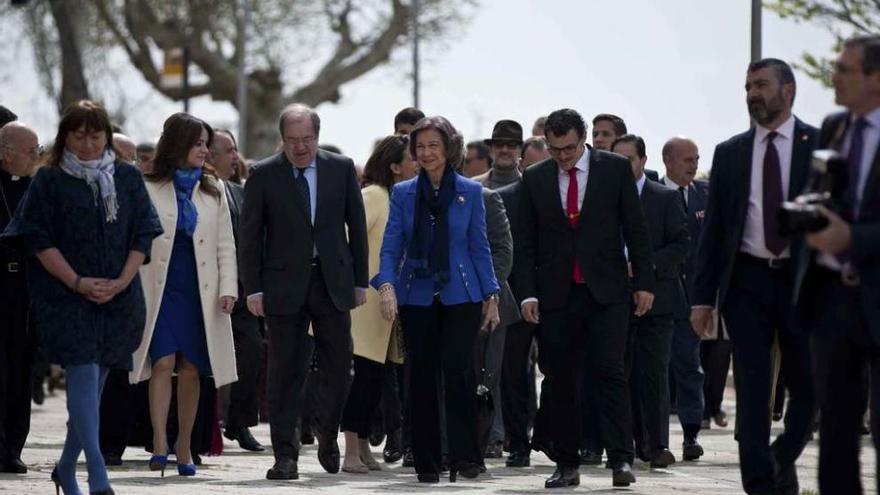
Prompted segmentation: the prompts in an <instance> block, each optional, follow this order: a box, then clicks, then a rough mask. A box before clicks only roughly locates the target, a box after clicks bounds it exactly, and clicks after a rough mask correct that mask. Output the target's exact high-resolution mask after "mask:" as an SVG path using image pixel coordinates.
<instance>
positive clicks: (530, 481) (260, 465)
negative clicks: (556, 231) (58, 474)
mask: <svg viewBox="0 0 880 495" xmlns="http://www.w3.org/2000/svg"><path fill="white" fill-rule="evenodd" d="M734 407H735V405H734V397H733V394H732V390H731V389H728V399H727V400H726V403H725V408H726V409H727V410H728V411H730V417H729V420H730V426H729V427H727V428H717V427H713V429H711V430H708V431H703V432H701V435H700V439H701V443H702V445H703V447H704V448H705V450H706V455H705V456H704V457H703V458H702V459H701V460H700V461H697V462H681V461H680V457H681V441H682V435H681V428H680V427H679V425H678V420H677V418H675V417H674V416H673V417H670V423H671V424H672V431H671V432H670V433H671V435H670V442H671V443H672V451H673V453H674V454H675V456H676V457H677V458H678V459H679V462H678V463H676V464H674V465H672V466H671V467H670V468H669V469H662V470H650V469H649V468H648V466H647V465H646V464H644V463H642V462H640V461H636V465H635V466H634V472H635V475H636V478H637V480H638V481H637V482H636V483H635V484H633V485H632V486H630V487H629V488H627V489H612V486H611V472H610V471H608V470H606V469H604V468H600V467H589V468H588V467H582V468H581V486H580V487H578V488H576V489H575V491H580V492H593V493H611V492H612V491H623V492H630V493H644V494H651V495H665V494H673V493H674V494H682V493H694V494H711V495H726V494H735V493H742V487H741V484H740V477H739V464H738V462H737V452H736V442H735V441H734V440H733V420H734V415H733V414H732V411H733V410H734ZM66 418H67V412H66V410H65V402H64V395H63V393H61V394H59V395H57V396H56V397H48V398H47V399H46V402H45V404H44V405H42V406H34V412H33V417H32V422H31V434H30V437H29V438H28V442H27V446H26V447H25V450H24V453H23V455H22V458H23V460H24V462H25V463H26V464H27V465H28V466H29V467H30V471H29V472H28V474H26V475H21V476H17V475H8V474H0V493H4V494H6V493H8V494H48V493H54V492H55V490H54V487H53V484H52V482H51V481H50V480H49V473H50V472H51V471H52V466H53V465H54V463H55V461H56V460H57V459H58V457H59V455H60V452H61V447H62V444H63V441H64V435H65V421H66ZM779 424H780V423H774V435H775V434H777V433H778V432H779V427H778V425H779ZM253 432H254V435H255V436H256V437H257V439H258V440H260V442H262V443H263V444H265V445H268V444H269V427H268V425H265V424H262V425H260V426H259V427H257V428H254V429H253ZM341 441H342V440H341V435H340V442H341ZM340 447H342V445H340ZM864 447H865V448H864V450H863V454H862V467H863V472H864V477H863V480H864V481H863V482H864V484H865V485H866V486H865V488H866V490H867V493H876V492H875V490H874V487H875V480H874V470H873V466H874V452H873V448H871V447H870V437H868V436H865V437H864ZM316 450H317V449H316V447H315V446H307V447H305V448H303V451H302V452H301V455H300V462H299V471H300V479H299V480H298V481H289V482H278V481H269V480H266V479H265V474H266V470H267V469H268V468H269V467H271V466H272V456H271V454H269V453H260V454H254V453H250V452H245V451H242V450H241V449H239V448H238V445H236V444H234V443H231V442H228V441H227V442H226V450H225V452H224V454H223V455H222V456H219V457H204V458H203V461H204V465H203V466H201V467H200V468H199V472H198V475H197V476H195V477H194V478H183V477H180V476H177V470H176V466H175V465H174V464H173V463H169V465H168V467H169V469H168V470H167V471H166V477H165V478H160V477H159V473H157V472H150V471H149V470H148V469H147V459H148V458H149V454H148V453H146V452H144V451H143V450H142V449H140V448H134V447H132V448H129V449H128V450H127V451H126V452H125V456H124V457H123V459H124V461H125V463H124V465H123V466H121V467H116V468H111V469H110V473H109V474H110V480H111V483H112V485H113V488H114V490H115V491H116V493H118V494H132V495H134V494H153V495H158V494H167V495H177V494H179V495H198V494H214V495H216V494H233V493H235V494H239V493H240V494H261V495H270V494H280V493H290V492H291V491H295V490H296V491H309V492H312V491H314V492H323V493H333V494H345V493H351V494H354V493H357V494H363V493H372V492H379V491H388V490H390V491H394V492H401V493H404V492H418V493H462V494H465V493H483V494H488V493H508V494H513V493H532V492H535V491H547V490H544V488H543V487H544V479H545V478H547V477H548V476H550V474H551V473H552V472H553V465H552V463H550V461H549V460H548V459H547V458H546V457H544V456H543V455H540V454H537V453H533V456H532V467H530V468H522V469H512V468H507V467H505V466H504V460H503V459H493V460H489V461H488V466H489V471H488V473H487V474H485V475H482V476H480V478H478V480H477V481H469V480H462V479H461V478H459V482H458V483H455V484H452V483H449V482H448V481H445V480H442V481H441V483H440V484H437V485H423V484H420V483H417V482H416V479H415V475H414V474H413V471H412V469H409V468H402V467H400V463H399V462H398V463H396V464H392V465H386V464H383V468H384V471H382V472H373V473H370V474H367V475H351V474H346V473H340V474H336V475H331V474H327V473H326V472H324V470H323V469H321V467H320V465H319V464H318V461H317V458H316ZM374 451H375V452H381V449H380V448H375V449H374ZM817 455H818V450H817V444H816V442H810V444H809V446H808V447H807V449H806V451H805V452H804V454H803V455H802V456H801V457H800V459H799V461H798V470H799V476H800V482H801V490H802V491H807V493H810V492H809V490H814V491H815V490H816V463H817ZM379 458H380V459H381V454H380V455H379ZM77 474H78V479H79V483H80V489H81V490H83V492H84V493H86V492H87V490H88V485H87V482H86V469H85V459H84V458H80V467H79V470H78V473H77ZM556 491H558V490H556ZM563 491H565V490H563Z"/></svg>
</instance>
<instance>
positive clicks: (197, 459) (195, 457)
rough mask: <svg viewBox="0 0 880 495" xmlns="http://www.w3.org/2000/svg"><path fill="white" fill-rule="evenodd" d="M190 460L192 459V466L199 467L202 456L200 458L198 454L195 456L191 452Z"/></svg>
mask: <svg viewBox="0 0 880 495" xmlns="http://www.w3.org/2000/svg"><path fill="white" fill-rule="evenodd" d="M192 458H193V464H195V465H196V466H201V465H202V456H200V455H199V454H196V453H195V452H193V453H192Z"/></svg>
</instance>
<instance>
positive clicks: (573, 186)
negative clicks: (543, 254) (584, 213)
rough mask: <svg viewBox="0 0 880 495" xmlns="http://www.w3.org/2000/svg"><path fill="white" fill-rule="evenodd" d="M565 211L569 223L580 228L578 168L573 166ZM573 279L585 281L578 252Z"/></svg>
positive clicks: (569, 178)
mask: <svg viewBox="0 0 880 495" xmlns="http://www.w3.org/2000/svg"><path fill="white" fill-rule="evenodd" d="M565 212H566V214H568V223H569V225H571V228H573V229H574V230H575V231H577V228H578V219H579V218H580V216H581V213H580V206H579V205H578V180H577V168H574V167H572V168H571V169H569V171H568V193H567V194H566V195H565ZM571 279H572V281H574V283H576V284H582V283H584V274H583V273H581V265H580V263H578V259H577V254H575V257H574V268H573V269H572V272H571Z"/></svg>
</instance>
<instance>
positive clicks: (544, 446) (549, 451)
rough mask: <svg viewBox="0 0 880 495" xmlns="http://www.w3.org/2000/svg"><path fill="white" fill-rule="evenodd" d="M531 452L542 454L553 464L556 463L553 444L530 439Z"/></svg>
mask: <svg viewBox="0 0 880 495" xmlns="http://www.w3.org/2000/svg"><path fill="white" fill-rule="evenodd" d="M532 450H534V451H535V452H543V453H544V455H546V456H547V458H548V459H550V460H551V461H553V462H556V460H557V456H556V450H555V449H554V448H553V442H551V441H549V440H547V441H544V440H539V439H536V438H534V437H532Z"/></svg>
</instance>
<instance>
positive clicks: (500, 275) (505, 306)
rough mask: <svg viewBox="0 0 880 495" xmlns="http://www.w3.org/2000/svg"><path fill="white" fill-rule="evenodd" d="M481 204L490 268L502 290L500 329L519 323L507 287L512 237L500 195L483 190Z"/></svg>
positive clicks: (515, 302)
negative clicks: (489, 254)
mask: <svg viewBox="0 0 880 495" xmlns="http://www.w3.org/2000/svg"><path fill="white" fill-rule="evenodd" d="M483 203H484V204H485V205H486V237H487V238H488V239H489V249H490V250H491V251H492V266H494V267H495V278H496V279H498V286H499V287H501V290H500V291H499V294H498V299H499V301H498V313H499V315H500V316H501V323H500V326H501V327H502V328H503V327H506V326H507V325H510V324H512V323H516V322H518V321H520V320H521V319H522V316H521V315H520V312H519V304H518V303H517V301H516V300H515V299H514V297H513V293H512V292H511V291H510V285H509V284H508V283H507V278H508V277H510V272H511V271H512V270H513V237H512V236H511V235H510V222H508V220H507V213H506V212H505V211H504V202H503V201H502V200H501V195H500V194H498V192H497V191H493V190H491V189H487V188H485V187H484V188H483Z"/></svg>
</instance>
